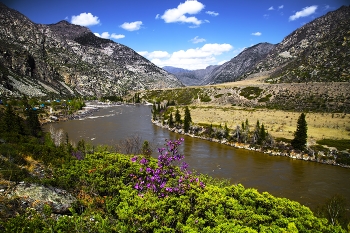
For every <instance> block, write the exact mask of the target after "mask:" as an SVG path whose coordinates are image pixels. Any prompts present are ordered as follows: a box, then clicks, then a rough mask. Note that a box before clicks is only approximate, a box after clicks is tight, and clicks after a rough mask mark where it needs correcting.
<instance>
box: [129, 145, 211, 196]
mask: <svg viewBox="0 0 350 233" xmlns="http://www.w3.org/2000/svg"><path fill="white" fill-rule="evenodd" d="M183 141H184V139H183V138H181V139H179V140H174V141H171V140H167V141H166V144H165V148H159V149H158V152H159V156H158V167H156V168H152V167H150V166H148V162H149V161H148V160H147V159H146V158H144V157H141V158H140V157H138V156H134V157H132V158H131V161H132V162H138V163H139V164H140V165H141V168H140V173H139V175H138V176H136V175H134V174H131V175H130V176H132V177H133V178H134V179H135V180H136V182H135V185H134V188H135V189H136V190H138V191H139V193H140V195H141V196H142V193H143V192H146V191H147V190H150V191H152V192H154V193H156V194H158V196H159V197H165V196H167V195H169V194H171V193H172V194H179V195H181V194H184V193H185V191H186V190H188V189H190V188H191V184H193V183H196V184H198V185H199V186H200V187H202V188H204V187H205V185H204V184H203V183H202V182H200V181H199V178H198V177H196V176H194V175H192V174H191V172H190V171H189V170H187V168H188V164H187V163H186V162H184V161H182V162H181V160H182V159H184V155H181V154H180V153H179V151H178V147H179V146H180V145H181V143H182V142H183Z"/></svg>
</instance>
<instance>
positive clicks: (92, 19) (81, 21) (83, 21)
mask: <svg viewBox="0 0 350 233" xmlns="http://www.w3.org/2000/svg"><path fill="white" fill-rule="evenodd" d="M71 23H72V24H76V25H80V26H85V27H87V26H92V25H96V24H99V23H100V20H99V19H98V17H97V16H93V15H92V14H91V13H86V12H84V13H81V14H80V15H73V16H72V19H71Z"/></svg>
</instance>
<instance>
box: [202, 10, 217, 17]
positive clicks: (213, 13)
mask: <svg viewBox="0 0 350 233" xmlns="http://www.w3.org/2000/svg"><path fill="white" fill-rule="evenodd" d="M205 13H206V14H208V15H211V16H218V15H219V13H217V12H215V11H206V12H205Z"/></svg>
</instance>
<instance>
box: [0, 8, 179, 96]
mask: <svg viewBox="0 0 350 233" xmlns="http://www.w3.org/2000/svg"><path fill="white" fill-rule="evenodd" d="M181 86H183V84H182V83H181V82H180V81H179V80H178V79H177V78H176V77H175V76H174V75H172V74H169V73H168V72H166V71H164V70H163V69H161V68H159V67H157V66H156V65H154V64H153V63H151V62H150V61H148V60H147V59H146V58H144V57H142V56H140V55H139V54H138V53H136V52H135V51H134V50H132V49H130V48H128V47H127V46H124V45H122V44H119V43H115V42H113V41H112V40H107V39H102V38H99V37H97V36H95V35H94V34H93V33H92V32H91V31H90V30H89V29H88V28H86V27H82V26H78V25H73V24H70V23H69V22H67V21H61V22H58V23H56V24H50V25H43V24H35V23H33V22H32V21H30V19H28V18H27V17H26V16H24V15H22V14H21V13H19V12H18V11H15V10H12V9H10V8H8V7H7V6H5V5H4V4H2V3H0V94H1V95H2V96H4V95H12V96H21V95H23V94H25V95H28V96H45V95H83V96H106V95H123V94H125V93H126V92H128V91H130V90H146V89H155V88H169V87H181Z"/></svg>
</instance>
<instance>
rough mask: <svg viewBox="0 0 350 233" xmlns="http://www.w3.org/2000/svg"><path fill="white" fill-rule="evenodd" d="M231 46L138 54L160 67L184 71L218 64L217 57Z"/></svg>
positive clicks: (206, 46)
mask: <svg viewBox="0 0 350 233" xmlns="http://www.w3.org/2000/svg"><path fill="white" fill-rule="evenodd" d="M232 49H233V47H232V46H231V45H230V44H205V45H203V46H202V47H200V48H192V49H188V50H179V51H175V52H173V53H172V54H169V53H168V52H166V51H154V52H147V51H141V52H138V53H139V54H140V55H142V56H145V57H146V58H148V59H149V60H150V61H151V62H153V63H154V64H156V65H157V66H159V67H163V66H174V67H180V68H184V69H190V70H194V69H204V68H206V67H207V66H209V65H215V64H218V63H219V61H217V56H219V55H221V54H223V53H225V52H228V51H230V50H232Z"/></svg>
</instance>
